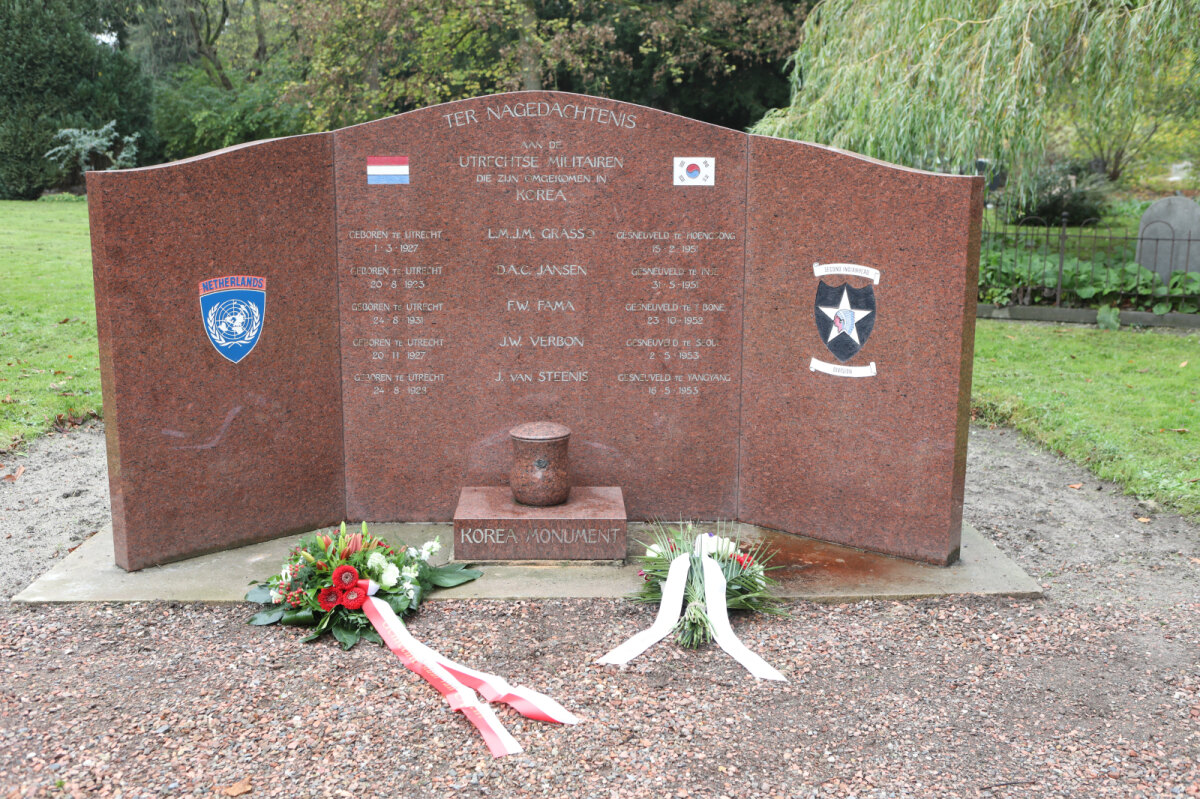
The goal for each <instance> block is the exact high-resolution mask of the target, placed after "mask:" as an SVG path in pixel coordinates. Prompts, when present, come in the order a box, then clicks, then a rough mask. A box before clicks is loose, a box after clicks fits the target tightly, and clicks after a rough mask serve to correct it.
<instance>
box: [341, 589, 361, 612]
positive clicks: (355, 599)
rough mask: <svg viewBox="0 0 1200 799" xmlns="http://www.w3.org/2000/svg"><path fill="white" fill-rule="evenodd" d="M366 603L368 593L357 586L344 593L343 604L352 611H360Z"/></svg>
mask: <svg viewBox="0 0 1200 799" xmlns="http://www.w3.org/2000/svg"><path fill="white" fill-rule="evenodd" d="M366 601H367V592H366V591H365V590H363V589H362V588H361V587H359V586H357V585H355V586H353V587H351V588H347V589H346V590H345V591H344V592H343V593H342V604H343V605H345V606H346V607H348V608H350V610H358V609H360V608H361V607H362V606H363V603H364V602H366Z"/></svg>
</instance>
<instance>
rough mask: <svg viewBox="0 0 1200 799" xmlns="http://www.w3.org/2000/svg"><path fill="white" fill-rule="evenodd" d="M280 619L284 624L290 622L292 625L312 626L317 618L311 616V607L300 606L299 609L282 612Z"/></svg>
mask: <svg viewBox="0 0 1200 799" xmlns="http://www.w3.org/2000/svg"><path fill="white" fill-rule="evenodd" d="M280 621H281V622H282V623H284V624H290V625H292V626H293V627H314V626H316V623H317V619H316V617H315V616H313V612H312V608H301V609H300V610H291V611H288V612H287V613H284V614H283V618H282V619H280Z"/></svg>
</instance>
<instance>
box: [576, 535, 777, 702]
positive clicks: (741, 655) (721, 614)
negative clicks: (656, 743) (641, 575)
mask: <svg viewBox="0 0 1200 799" xmlns="http://www.w3.org/2000/svg"><path fill="white" fill-rule="evenodd" d="M695 554H696V555H697V556H699V558H700V567H701V568H702V569H703V570H704V571H703V573H704V605H705V615H706V616H708V621H709V624H710V625H711V626H712V633H713V640H714V641H716V642H717V645H718V646H720V647H721V648H722V649H724V650H725V651H726V652H727V653H729V655H730V656H731V657H733V659H734V660H736V661H737V662H738V663H741V664H742V666H744V667H745V668H746V670H747V671H749V672H750V673H751V674H753V675H754V676H755V677H757V678H758V679H760V680H781V681H783V682H787V678H786V677H784V676H783V675H782V674H780V673H779V672H778V671H777V670H776V669H775V668H774V667H772V666H771V664H770V663H767V662H766V661H765V660H763V659H762V658H761V657H759V656H758V655H756V654H755V653H753V652H751V651H750V650H749V649H747V648H746V645H745V644H743V643H742V641H741V639H739V638H738V637H737V636H736V635H735V634H734V632H733V628H732V627H730V626H729V610H728V607H727V606H726V604H725V582H726V581H725V573H724V572H722V571H721V567H720V565H718V564H717V562H716V561H715V560H713V559H712V558H711V557H709V556H708V555H706V554H704V550H703V548H702V547H701V543H700V538H697V539H696V543H695ZM692 557H693V555H692V554H690V553H685V554H683V555H679V556H678V557H676V558H675V559H674V560H672V561H671V567H670V569H668V570H667V579H666V581H665V582H664V583H663V589H662V599H661V600H660V602H659V605H658V615H657V616H656V617H655V619H654V624H652V625H651V626H650V628H649V629H646V630H642V631H641V632H640V633H638V634H636V635H634V636H633V637H631V638H630V639H629V640H628V641H626V642H625V643H623V644H621V645H620V646H618V647H616V648H615V649H613V650H612V651H611V652H609V653H608V654H607V655H605V656H604V657H602V658H600V659H599V660H597V661H596V662H597V663H607V664H613V665H616V666H624V665H625V664H626V663H628V662H629V661H631V660H633V659H634V658H635V657H637V656H638V655H640V654H642V653H643V652H645V651H646V650H647V649H649V648H650V647H652V646H654V645H655V644H656V643H658V642H659V641H661V640H662V639H664V638H666V637H667V636H668V635H670V634H671V631H672V630H673V629H675V623H676V622H677V621H679V616H680V613H681V611H682V610H683V594H684V588H685V587H686V585H687V577H688V571H689V570H690V569H691V565H692Z"/></svg>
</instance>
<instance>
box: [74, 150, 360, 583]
mask: <svg viewBox="0 0 1200 799" xmlns="http://www.w3.org/2000/svg"><path fill="white" fill-rule="evenodd" d="M332 145H333V137H332V135H330V134H321V135H315V136H304V137H297V138H290V139H281V140H276V141H270V142H260V143H256V144H253V145H246V146H242V147H238V148H233V149H231V150H227V151H223V152H220V153H213V154H209V155H207V156H203V157H200V158H195V159H191V160H188V161H184V162H179V163H175V164H169V165H164V166H161V167H150V168H145V169H137V170H126V171H121V172H98V173H97V172H92V173H89V175H88V194H89V204H90V216H91V226H92V245H93V268H94V273H95V286H96V298H97V317H98V321H99V325H98V327H99V337H100V356H101V374H102V379H103V390H104V411H105V423H106V434H107V437H108V444H109V479H110V486H111V489H112V495H113V532H114V538H115V542H116V557H117V563H118V564H119V565H120V566H122V567H123V568H126V569H140V568H143V567H145V566H150V565H153V564H157V563H163V562H167V561H171V560H176V559H179V558H183V557H188V556H191V555H196V554H201V553H203V552H207V551H213V550H219V549H224V548H227V547H230V546H235V545H239V544H245V543H250V542H253V541H259V540H265V539H268V538H272V537H275V536H278V535H280V534H283V533H286V532H290V531H295V530H301V529H308V528H311V527H312V526H314V525H318V524H324V523H331V522H335V521H337V520H339V519H341V518H342V516H343V515H344V513H345V510H344V505H345V501H344V483H343V459H342V418H341V390H340V375H339V363H338V335H337V334H338V318H337V282H336V274H335V265H336V260H335V257H334V234H333V221H334V204H333V203H334V191H333V168H332V154H333V153H332ZM229 276H234V277H244V276H249V277H253V278H256V279H258V278H261V279H262V280H263V281H265V283H258V282H256V283H255V285H254V286H253V287H252V288H256V289H257V288H262V289H263V291H262V292H261V296H262V298H265V307H264V306H261V305H258V304H256V303H254V302H251V303H247V302H244V301H243V302H241V303H238V302H234V303H233V304H231V305H227V306H222V307H218V308H216V311H217V312H218V313H216V314H214V315H213V316H212V317H211V321H212V324H213V325H214V329H216V330H217V331H218V336H219V337H220V339H221V340H222V341H224V342H225V345H226V349H225V350H224V351H225V352H226V353H227V354H228V355H229V357H226V356H223V355H222V354H221V351H219V348H218V346H217V345H216V344H215V343H213V341H210V338H209V335H208V333H207V332H206V326H207V325H206V323H207V322H208V321H210V317H209V316H208V314H206V313H204V312H202V303H205V304H206V306H207V309H208V310H209V311H211V310H213V309H214V307H215V304H214V302H215V300H225V299H228V298H231V297H233V296H235V295H234V294H229V293H227V292H223V291H213V292H209V294H207V295H206V296H207V300H206V299H204V298H202V297H201V286H200V284H201V282H202V281H210V280H213V279H220V278H225V277H229ZM242 282H245V281H242ZM229 285H232V283H229V282H226V283H224V284H221V285H216V284H210V285H209V288H215V289H219V288H222V287H223V286H229ZM238 296H245V295H238ZM254 296H258V295H254ZM216 305H219V303H216ZM250 305H255V310H250V309H249V306H250ZM222 326H224V327H222ZM222 330H223V331H224V332H223V333H222ZM255 334H256V335H257V338H256V343H254V344H253V347H252V348H249V352H248V354H246V350H247V346H244V345H235V344H233V343H232V342H233V341H234V339H235V338H236V337H239V336H240V337H242V338H246V339H248V338H250V337H253V336H254V335H255ZM230 347H232V349H230ZM231 358H239V359H240V360H239V361H238V362H237V363H234V362H233V360H232V359H231Z"/></svg>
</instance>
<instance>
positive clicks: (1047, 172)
mask: <svg viewBox="0 0 1200 799" xmlns="http://www.w3.org/2000/svg"><path fill="white" fill-rule="evenodd" d="M1108 189H1109V182H1108V179H1107V178H1105V177H1104V176H1103V175H1097V174H1095V173H1093V172H1091V171H1089V170H1088V169H1087V167H1085V166H1083V165H1080V164H1078V163H1073V162H1065V161H1064V162H1058V163H1053V164H1046V165H1043V166H1042V167H1041V169H1039V170H1038V174H1037V177H1036V178H1035V180H1034V184H1033V194H1032V196H1031V197H1030V198H1029V199H1028V200H1026V201H1025V202H1023V203H1018V204H1015V205H1013V206H1012V207H1010V208H1009V222H1010V223H1011V224H1014V225H1015V224H1018V223H1020V222H1023V221H1024V222H1025V224H1037V221H1039V220H1040V221H1041V223H1042V224H1046V225H1050V226H1057V225H1060V224H1062V221H1063V214H1066V215H1067V224H1068V225H1069V226H1072V227H1078V226H1080V225H1082V224H1083V223H1084V222H1087V221H1088V220H1092V219H1099V218H1100V217H1102V216H1104V214H1105V212H1106V211H1107V208H1108Z"/></svg>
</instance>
